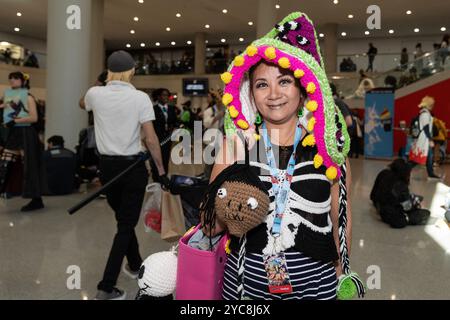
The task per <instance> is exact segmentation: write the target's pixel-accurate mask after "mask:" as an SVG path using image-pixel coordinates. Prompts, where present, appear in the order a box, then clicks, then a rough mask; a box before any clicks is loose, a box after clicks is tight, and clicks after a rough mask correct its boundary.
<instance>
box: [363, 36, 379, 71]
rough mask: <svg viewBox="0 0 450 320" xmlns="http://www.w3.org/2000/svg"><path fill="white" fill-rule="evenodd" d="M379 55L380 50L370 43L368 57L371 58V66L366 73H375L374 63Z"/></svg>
mask: <svg viewBox="0 0 450 320" xmlns="http://www.w3.org/2000/svg"><path fill="white" fill-rule="evenodd" d="M377 53H378V49H377V48H375V47H374V46H373V44H372V43H369V51H367V56H368V57H369V65H368V66H367V70H366V72H368V71H369V70H370V71H372V72H373V61H374V60H375V56H376V55H377Z"/></svg>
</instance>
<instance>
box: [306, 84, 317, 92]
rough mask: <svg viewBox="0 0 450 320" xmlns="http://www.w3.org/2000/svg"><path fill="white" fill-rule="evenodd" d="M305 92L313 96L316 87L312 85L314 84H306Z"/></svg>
mask: <svg viewBox="0 0 450 320" xmlns="http://www.w3.org/2000/svg"><path fill="white" fill-rule="evenodd" d="M306 92H308V93H309V94H313V93H314V92H316V85H315V84H314V82H310V83H308V85H307V86H306Z"/></svg>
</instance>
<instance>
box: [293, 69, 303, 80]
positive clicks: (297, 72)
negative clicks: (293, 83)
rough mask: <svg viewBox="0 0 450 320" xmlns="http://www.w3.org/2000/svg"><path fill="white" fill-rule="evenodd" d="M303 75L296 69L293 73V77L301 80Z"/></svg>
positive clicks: (301, 71)
mask: <svg viewBox="0 0 450 320" xmlns="http://www.w3.org/2000/svg"><path fill="white" fill-rule="evenodd" d="M304 75H305V71H303V70H302V69H297V70H295V71H294V77H296V78H301V77H303V76H304Z"/></svg>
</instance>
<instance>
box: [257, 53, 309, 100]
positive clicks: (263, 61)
mask: <svg viewBox="0 0 450 320" xmlns="http://www.w3.org/2000/svg"><path fill="white" fill-rule="evenodd" d="M261 64H265V65H267V66H276V67H278V66H277V65H276V64H273V63H270V62H267V61H266V60H260V61H259V62H258V63H257V64H255V65H253V66H252V67H251V68H250V70H249V71H248V77H249V80H250V88H252V87H253V86H252V84H253V75H254V73H255V70H256V68H257V67H258V66H260V65H261ZM278 69H280V72H281V74H283V75H291V76H293V77H294V75H293V73H292V71H291V70H288V69H283V68H281V67H278ZM294 79H295V86H296V87H297V88H299V89H300V93H301V94H302V96H303V97H304V98H306V97H307V96H308V95H307V93H306V89H305V88H304V87H303V86H302V85H301V83H300V80H299V79H298V78H295V77H294Z"/></svg>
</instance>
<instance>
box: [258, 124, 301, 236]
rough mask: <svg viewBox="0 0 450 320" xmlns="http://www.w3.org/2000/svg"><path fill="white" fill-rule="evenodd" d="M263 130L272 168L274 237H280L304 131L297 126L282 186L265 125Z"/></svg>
mask: <svg viewBox="0 0 450 320" xmlns="http://www.w3.org/2000/svg"><path fill="white" fill-rule="evenodd" d="M262 129H263V130H262V136H263V139H264V144H265V146H266V155H267V160H268V164H269V167H270V175H271V180H272V190H273V194H274V196H275V218H274V221H273V227H272V235H273V236H275V237H278V236H280V234H281V220H282V219H283V214H284V210H285V208H286V204H287V200H288V194H289V190H290V189H291V181H292V176H293V175H294V168H295V152H296V150H297V146H298V144H299V142H300V139H301V137H302V129H301V126H300V122H299V123H298V124H297V128H296V129H295V140H294V150H293V151H292V154H291V157H290V158H289V162H288V166H287V169H286V177H285V179H284V181H283V184H282V185H281V184H280V181H281V179H280V178H281V177H280V172H279V170H278V169H277V163H276V161H275V156H274V154H273V148H272V143H271V142H270V139H269V135H268V133H267V128H266V124H265V123H263V125H262Z"/></svg>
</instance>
